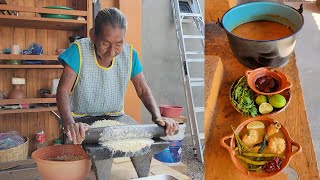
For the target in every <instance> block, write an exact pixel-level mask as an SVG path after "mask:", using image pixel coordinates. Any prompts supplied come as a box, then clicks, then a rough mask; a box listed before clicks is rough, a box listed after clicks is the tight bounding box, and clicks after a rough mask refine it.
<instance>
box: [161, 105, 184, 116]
mask: <svg viewBox="0 0 320 180" xmlns="http://www.w3.org/2000/svg"><path fill="white" fill-rule="evenodd" d="M159 108H160V113H161V116H164V117H169V118H178V117H180V116H181V112H182V110H183V107H181V106H176V105H160V106H159Z"/></svg>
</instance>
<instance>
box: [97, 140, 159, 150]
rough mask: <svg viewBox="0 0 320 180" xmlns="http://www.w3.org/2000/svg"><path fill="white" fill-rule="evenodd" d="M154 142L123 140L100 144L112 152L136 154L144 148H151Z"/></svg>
mask: <svg viewBox="0 0 320 180" xmlns="http://www.w3.org/2000/svg"><path fill="white" fill-rule="evenodd" d="M153 142H154V141H153V140H152V139H122V140H117V141H105V142H100V144H101V145H102V146H105V147H108V148H109V149H110V150H111V151H112V152H116V151H121V152H125V153H134V152H137V151H140V150H141V149H143V148H146V147H150V146H151V145H152V143H153Z"/></svg>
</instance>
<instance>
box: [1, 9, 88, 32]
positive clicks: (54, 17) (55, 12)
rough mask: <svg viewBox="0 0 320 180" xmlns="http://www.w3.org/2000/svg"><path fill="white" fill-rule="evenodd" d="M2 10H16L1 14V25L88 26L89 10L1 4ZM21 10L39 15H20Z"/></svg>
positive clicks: (41, 26) (49, 27) (40, 26)
mask: <svg viewBox="0 0 320 180" xmlns="http://www.w3.org/2000/svg"><path fill="white" fill-rule="evenodd" d="M0 10H1V11H15V12H18V13H16V14H15V15H9V14H8V15H7V14H5V15H3V14H0V25H1V26H13V27H23V28H37V29H58V30H79V29H81V28H84V27H86V26H87V21H86V18H87V14H88V13H87V11H80V10H74V9H72V8H69V7H64V6H46V7H43V8H36V7H23V6H15V5H4V4H0ZM19 12H25V13H33V14H37V17H30V16H25V17H24V16H20V15H19Z"/></svg>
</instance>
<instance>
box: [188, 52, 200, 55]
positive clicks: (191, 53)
mask: <svg viewBox="0 0 320 180" xmlns="http://www.w3.org/2000/svg"><path fill="white" fill-rule="evenodd" d="M186 54H187V55H196V54H204V53H203V51H186Z"/></svg>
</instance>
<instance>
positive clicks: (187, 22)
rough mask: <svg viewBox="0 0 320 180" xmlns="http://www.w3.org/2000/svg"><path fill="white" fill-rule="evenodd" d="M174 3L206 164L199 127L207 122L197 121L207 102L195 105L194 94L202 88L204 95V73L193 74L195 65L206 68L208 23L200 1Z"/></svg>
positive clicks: (198, 145) (199, 148) (195, 136)
mask: <svg viewBox="0 0 320 180" xmlns="http://www.w3.org/2000/svg"><path fill="white" fill-rule="evenodd" d="M171 3H172V10H173V17H174V21H175V25H176V35H177V42H178V47H179V54H180V62H181V69H182V76H183V81H184V90H185V96H186V101H187V108H188V116H189V118H188V120H189V125H190V129H191V137H192V143H193V148H194V149H193V150H194V151H195V155H196V157H197V158H198V160H200V161H201V162H204V158H203V151H204V133H200V130H199V127H198V122H200V121H202V122H203V121H204V119H199V118H197V117H198V115H199V113H202V114H204V102H202V103H201V104H200V105H199V104H198V105H195V98H194V97H195V95H196V94H194V92H193V91H194V88H202V91H201V92H202V93H204V73H203V74H202V77H191V76H192V74H191V72H190V71H192V69H193V68H194V67H192V66H195V65H196V64H198V65H199V63H202V64H203V66H202V67H204V20H203V16H202V13H201V8H200V4H199V2H198V0H171ZM188 26H189V27H190V26H192V27H193V31H192V32H189V33H187V29H188ZM189 29H190V28H189ZM190 40H192V41H190ZM194 41H197V43H199V44H200V45H199V46H197V48H198V49H195V48H196V47H194V44H193V45H191V46H190V43H191V42H194ZM188 43H189V44H188ZM199 47H200V48H199ZM202 95H203V94H202ZM202 132H203V130H202Z"/></svg>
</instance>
